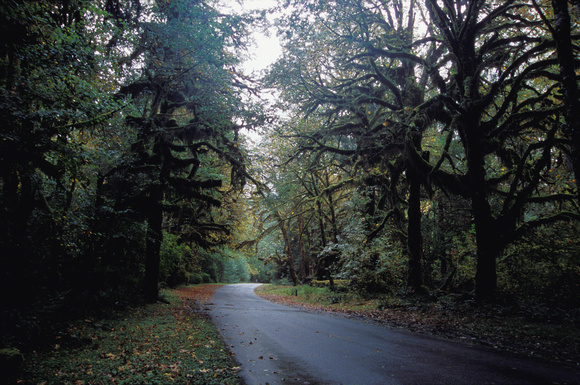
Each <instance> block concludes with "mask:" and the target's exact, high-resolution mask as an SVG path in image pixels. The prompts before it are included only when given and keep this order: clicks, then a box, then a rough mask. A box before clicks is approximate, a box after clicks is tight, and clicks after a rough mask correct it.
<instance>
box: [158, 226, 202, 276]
mask: <svg viewBox="0 0 580 385" xmlns="http://www.w3.org/2000/svg"><path fill="white" fill-rule="evenodd" d="M160 255H161V261H160V266H159V279H160V281H162V282H165V283H166V284H167V285H169V286H172V287H174V286H177V285H179V284H182V283H186V282H190V281H191V282H192V283H201V282H203V275H202V274H201V273H200V272H199V271H196V269H199V268H198V267H197V266H195V264H194V258H193V252H192V250H191V248H190V247H189V246H188V245H186V244H183V243H179V236H177V235H175V234H171V233H168V232H164V233H163V243H162V244H161V251H160Z"/></svg>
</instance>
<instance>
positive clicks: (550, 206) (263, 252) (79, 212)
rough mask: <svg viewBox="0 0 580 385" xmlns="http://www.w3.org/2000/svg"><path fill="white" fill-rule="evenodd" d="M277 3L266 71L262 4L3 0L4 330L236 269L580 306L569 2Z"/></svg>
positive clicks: (577, 110)
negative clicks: (259, 56)
mask: <svg viewBox="0 0 580 385" xmlns="http://www.w3.org/2000/svg"><path fill="white" fill-rule="evenodd" d="M273 11H275V12H277V13H276V14H277V15H278V18H277V21H276V28H277V31H278V32H277V33H278V35H279V37H280V39H281V41H282V44H283V52H284V53H283V55H282V57H281V58H280V59H279V60H278V61H277V62H276V63H275V64H274V65H273V66H272V67H271V68H270V69H269V70H268V71H266V72H265V73H264V74H262V75H263V76H257V75H255V74H254V75H249V74H247V73H245V72H244V71H243V70H242V61H243V59H244V57H246V56H247V55H248V50H247V47H248V46H249V44H251V32H252V31H254V30H257V29H259V28H263V27H264V26H265V25H266V23H267V21H268V19H267V17H266V14H265V13H264V12H254V13H245V14H237V13H234V12H225V11H224V10H223V4H221V5H220V4H219V3H218V2H214V1H210V0H171V1H161V0H158V1H151V2H146V1H140V0H100V1H84V0H59V1H50V2H49V1H19V2H17V1H5V2H3V3H2V4H1V5H0V28H1V34H0V216H1V217H0V218H1V220H0V226H1V228H0V250H1V251H0V253H1V255H0V285H2V287H1V290H2V296H1V298H0V301H1V303H0V309H1V314H0V330H1V334H0V345H4V346H14V345H16V346H18V347H20V348H23V347H27V346H30V345H31V344H33V343H34V344H36V343H39V342H41V340H42V339H43V338H49V336H50V333H47V330H49V331H50V329H51V328H53V329H54V330H55V329H56V328H57V325H58V323H59V322H63V321H66V320H68V319H71V318H74V317H80V316H83V315H84V314H86V313H87V312H90V311H96V310H98V309H106V308H111V307H123V306H126V305H127V304H131V303H138V302H139V301H147V302H155V301H157V300H158V293H159V287H160V285H168V286H175V285H179V284H184V283H202V282H205V283H208V282H239V281H249V280H252V281H260V282H265V281H270V280H276V281H286V282H288V283H292V284H294V285H297V284H298V283H309V282H314V281H328V284H329V285H330V287H331V289H333V290H334V291H335V292H339V291H340V290H347V291H352V292H356V293H358V294H360V295H363V296H367V297H372V296H377V295H395V296H428V295H432V296H436V295H437V294H438V293H444V294H453V295H461V296H462V298H469V299H471V298H473V299H476V300H477V301H479V302H489V301H503V302H510V303H515V302H516V301H531V302H533V303H542V304H549V305H550V306H551V307H552V308H558V309H561V310H562V312H564V313H565V314H568V315H571V316H573V317H576V319H577V321H578V322H580V310H579V309H580V288H579V284H580V254H579V251H580V238H579V236H578V235H579V231H580V227H579V221H578V220H579V219H580V207H579V203H580V198H579V196H578V190H579V188H578V187H579V185H580V182H579V180H580V179H579V178H578V176H580V175H579V174H580V149H579V146H580V94H579V88H580V87H579V84H580V82H579V76H580V71H579V68H580V46H579V40H580V34H579V33H578V31H579V23H580V6H579V4H578V2H577V1H570V2H568V1H565V0H545V1H544V0H532V1H515V0H513V1H480V0H476V1H469V2H465V1H447V0H442V1H436V0H424V1H423V0H417V1H415V0H408V1H402V0H333V1H330V0H323V1H314V0H282V1H280V2H279V7H278V9H276V10H273ZM266 90H274V91H275V94H276V95H277V98H276V101H275V102H274V103H271V102H269V101H268V100H264V99H260V95H261V94H262V91H266ZM252 130H254V131H257V132H259V133H260V134H261V139H260V142H259V143H258V145H253V144H252V142H251V141H250V140H249V139H248V138H247V136H246V133H247V132H248V131H252ZM54 330H53V331H54Z"/></svg>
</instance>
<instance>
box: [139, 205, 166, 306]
mask: <svg viewBox="0 0 580 385" xmlns="http://www.w3.org/2000/svg"><path fill="white" fill-rule="evenodd" d="M159 202H160V201H155V202H154V203H153V204H152V205H151V207H150V208H149V210H148V212H147V247H146V251H145V279H144V288H143V289H144V295H145V300H146V301H147V302H150V303H154V302H157V299H158V297H159V264H160V259H161V258H160V250H161V242H163V233H162V230H161V229H162V223H163V210H162V208H161V205H160V203H159Z"/></svg>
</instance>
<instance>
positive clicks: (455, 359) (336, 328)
mask: <svg viewBox="0 0 580 385" xmlns="http://www.w3.org/2000/svg"><path fill="white" fill-rule="evenodd" d="M257 286H259V285H258V284H236V285H227V286H223V287H222V288H220V289H218V290H217V291H216V292H215V294H214V296H213V299H212V303H210V304H208V305H207V307H208V308H209V310H210V314H211V316H212V319H213V321H214V323H215V324H216V326H217V327H218V330H219V331H220V333H221V334H222V337H223V339H224V341H225V343H226V345H227V346H228V347H229V348H230V350H231V351H232V352H233V353H234V354H235V358H236V359H237V360H238V362H239V364H240V365H241V371H240V375H241V376H242V378H243V379H244V381H245V383H246V384H247V385H253V384H271V385H273V384H311V385H313V384H325V385H326V384H347V385H356V384H360V385H370V384H580V368H572V367H565V366H560V365H557V364H554V363H550V362H547V361H542V360H536V359H531V358H522V357H515V356H512V355H509V354H506V353H499V352H496V351H494V350H493V349H491V348H489V349H488V348H486V347H482V346H477V345H470V344H467V343H461V342H455V341H450V340H446V339H443V338H438V337H431V336H426V335H422V334H416V333H411V332H408V331H405V330H399V329H395V330H393V329H391V328H389V327H388V326H385V325H377V324H372V323H365V322H363V321H360V320H355V319H349V318H344V317H340V316H336V315H326V314H318V313H313V312H308V311H303V310H299V309H296V308H291V307H287V306H283V305H279V304H275V303H272V302H269V301H266V300H263V299H261V298H259V297H258V296H257V295H256V294H255V293H254V289H255V288H256V287H257Z"/></svg>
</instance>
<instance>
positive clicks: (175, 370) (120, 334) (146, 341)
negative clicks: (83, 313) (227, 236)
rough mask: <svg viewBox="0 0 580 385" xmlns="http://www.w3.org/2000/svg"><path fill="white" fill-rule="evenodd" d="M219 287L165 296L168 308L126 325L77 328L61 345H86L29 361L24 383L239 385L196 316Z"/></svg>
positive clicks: (128, 318) (137, 312)
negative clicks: (70, 341)
mask: <svg viewBox="0 0 580 385" xmlns="http://www.w3.org/2000/svg"><path fill="white" fill-rule="evenodd" d="M218 287H219V286H217V285H198V286H191V287H185V288H180V289H176V290H172V291H167V292H166V293H165V294H166V296H167V297H168V298H169V299H170V304H169V305H167V304H161V303H158V304H154V305H148V306H145V307H139V308H136V309H133V310H132V311H130V312H126V314H124V315H123V318H122V319H116V320H92V319H86V320H83V321H80V322H78V323H75V324H73V325H71V327H70V328H69V330H67V331H65V332H63V336H62V337H61V338H60V340H63V339H69V338H71V337H70V336H71V335H74V338H75V339H77V340H79V341H85V343H84V344H82V346H74V347H63V346H59V348H58V349H56V348H55V349H54V350H53V351H51V352H45V353H35V354H32V355H30V356H29V357H28V359H27V362H26V367H25V372H24V374H23V377H22V379H21V380H20V383H22V384H39V383H45V384H101V383H102V384H105V383H107V384H121V383H122V384H144V383H163V384H165V383H167V384H169V383H171V384H237V383H238V382H239V379H238V375H237V372H238V370H237V369H236V367H235V366H234V363H233V361H232V359H231V357H230V356H229V354H228V352H227V350H226V349H225V348H224V346H223V345H222V343H221V342H220V338H219V334H218V333H217V331H216V330H215V327H214V326H213V325H212V324H211V322H210V321H209V320H208V319H207V316H205V315H203V314H202V313H200V312H199V311H198V310H199V308H200V306H203V304H205V303H207V302H208V301H209V300H210V299H211V295H212V294H213V291H215V289H217V288H218ZM65 336H67V338H64V337H65ZM65 346H66V345H65Z"/></svg>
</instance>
